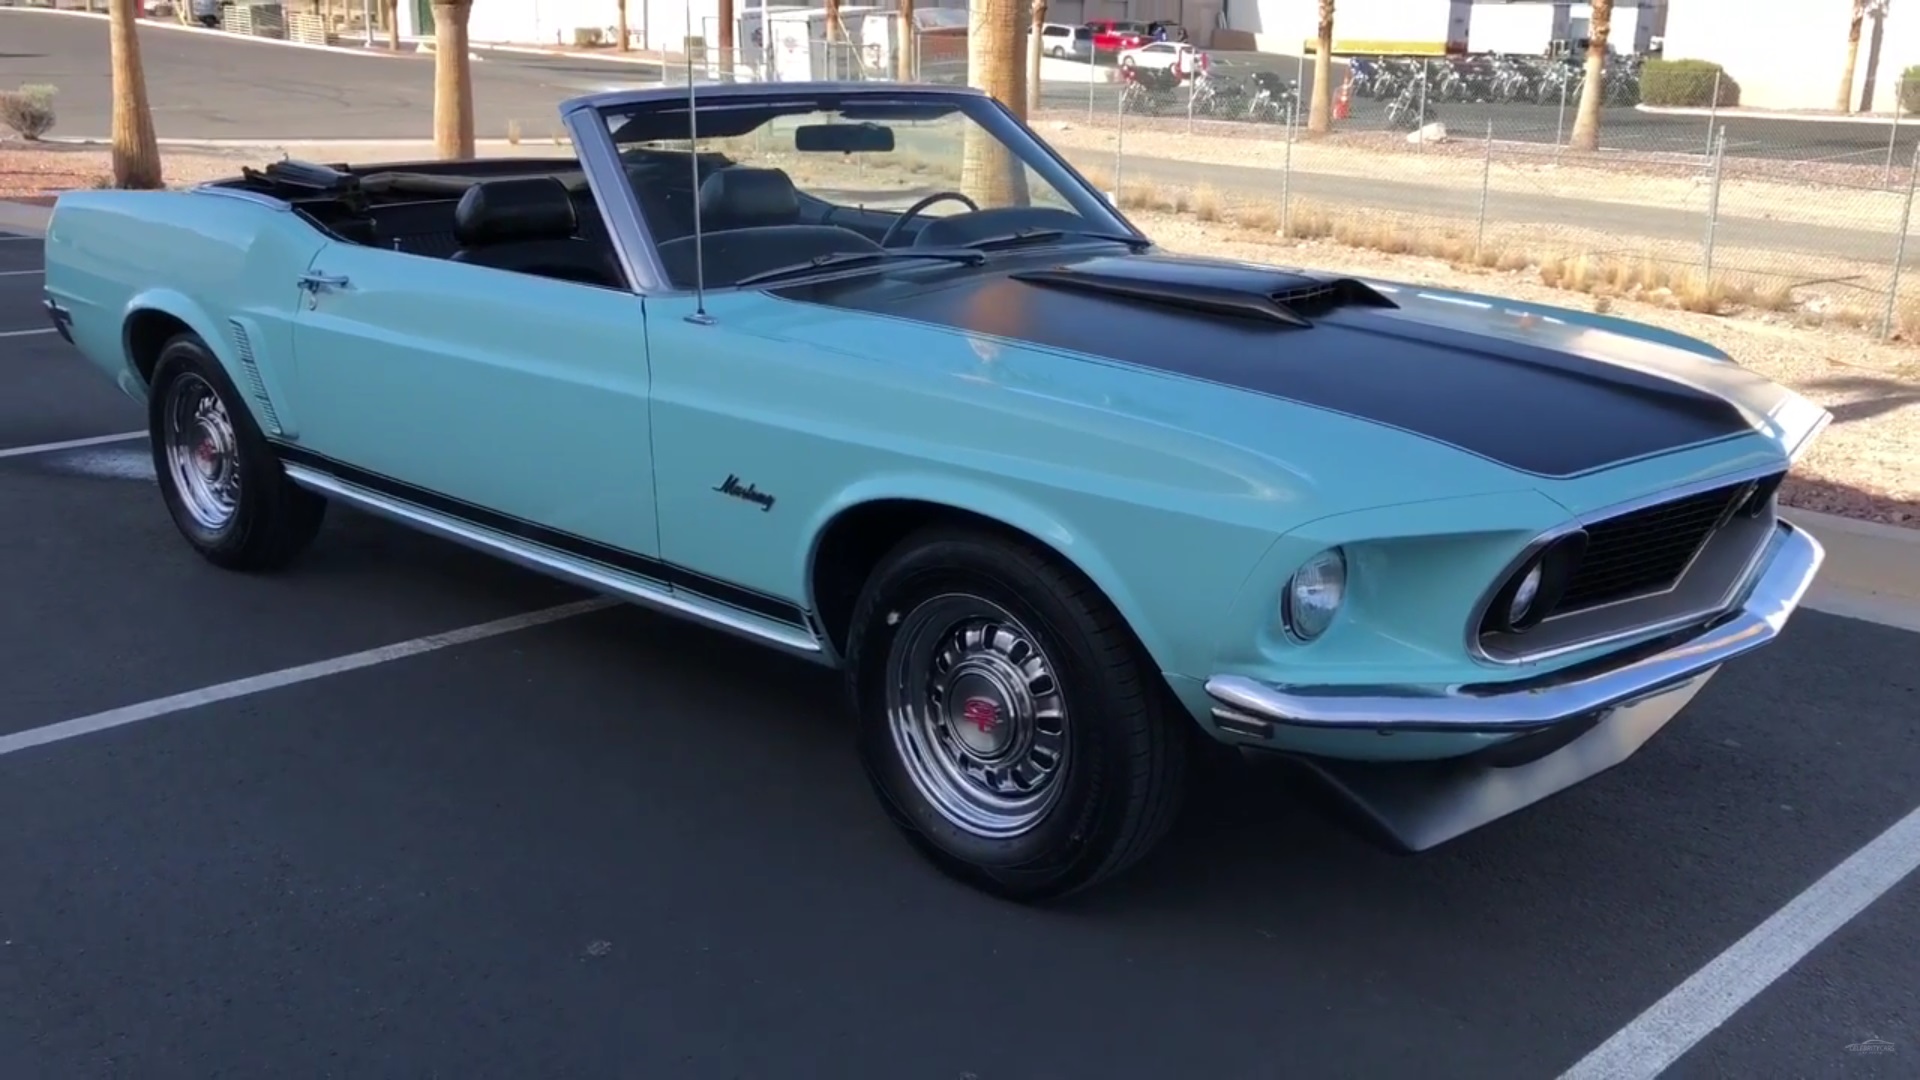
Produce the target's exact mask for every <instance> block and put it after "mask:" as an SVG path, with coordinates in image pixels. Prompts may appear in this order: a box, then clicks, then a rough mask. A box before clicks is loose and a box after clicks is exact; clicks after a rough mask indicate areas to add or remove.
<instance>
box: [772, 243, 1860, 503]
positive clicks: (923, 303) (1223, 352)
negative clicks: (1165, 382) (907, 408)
mask: <svg viewBox="0 0 1920 1080" xmlns="http://www.w3.org/2000/svg"><path fill="white" fill-rule="evenodd" d="M773 292H774V295H776V296H778V297H780V298H782V299H785V300H788V301H793V302H797V303H801V304H807V305H815V306H818V307H821V308H828V309H835V310H839V311H857V312H863V313H867V314H872V315H878V316H884V317H886V318H887V319H888V320H889V321H890V322H891V323H893V324H895V325H898V324H900V323H903V322H904V323H907V324H918V325H920V326H923V327H928V328H938V329H942V330H946V331H949V332H953V333H958V334H961V335H964V336H966V337H967V338H969V339H970V340H972V341H976V342H977V341H982V340H984V341H991V342H994V343H997V344H998V345H1001V346H1007V345H1027V346H1031V347H1033V348H1035V349H1040V350H1045V351H1046V352H1049V353H1055V354H1058V353H1066V354H1077V355H1080V356H1082V357H1085V358H1089V359H1096V360H1100V361H1106V362H1108V363H1110V364H1117V365H1120V366H1122V367H1131V368H1135V369H1140V370H1143V371H1149V372H1153V373H1156V374H1160V375H1171V376H1176V377H1180V378H1183V379H1186V380H1192V381H1194V382H1196V383H1201V384H1206V385H1207V386H1209V387H1210V388H1212V389H1213V390H1214V391H1216V392H1217V393H1221V394H1227V395H1230V396H1232V397H1234V398H1236V399H1238V398H1250V399H1257V400H1260V401H1265V402H1268V403H1269V404H1270V405H1272V406H1274V407H1275V408H1277V409H1279V410H1281V413H1284V412H1285V410H1286V409H1288V408H1289V407H1291V408H1293V409H1294V410H1295V412H1294V416H1295V417H1299V416H1300V415H1301V414H1300V413H1299V412H1298V410H1299V409H1300V408H1305V409H1307V410H1311V411H1313V412H1315V413H1318V414H1320V415H1321V417H1322V418H1323V419H1324V418H1325V415H1326V414H1332V415H1333V416H1335V417H1339V418H1343V419H1344V420H1345V421H1346V422H1347V423H1346V425H1345V428H1344V430H1346V431H1349V432H1351V431H1354V430H1355V429H1354V427H1353V424H1352V422H1353V421H1359V422H1362V424H1364V425H1365V426H1368V427H1371V428H1374V429H1385V431H1376V433H1377V434H1380V435H1384V434H1386V432H1392V433H1395V434H1397V435H1398V436H1400V438H1399V439H1398V440H1397V441H1396V440H1392V439H1388V440H1386V441H1384V442H1383V441H1382V440H1381V439H1378V438H1376V439H1374V440H1372V441H1371V442H1369V443H1367V446H1368V447H1370V448H1373V449H1379V448H1381V447H1383V446H1398V447H1405V446H1406V445H1407V442H1408V440H1409V439H1412V440H1423V441H1424V442H1425V443H1426V444H1427V446H1428V450H1429V452H1428V455H1427V456H1428V457H1429V458H1436V457H1446V456H1448V455H1449V453H1450V452H1451V454H1452V455H1455V456H1465V457H1466V458H1470V459H1478V462H1479V464H1480V465H1481V466H1492V467H1493V468H1492V469H1487V468H1484V467H1483V468H1473V467H1470V464H1471V463H1469V462H1461V463H1460V464H1461V469H1460V470H1458V473H1459V474H1460V475H1461V476H1462V478H1463V480H1464V479H1466V478H1469V477H1470V478H1471V482H1473V483H1475V484H1480V485H1482V486H1485V485H1486V484H1487V483H1488V482H1489V480H1490V479H1491V478H1494V477H1495V476H1496V475H1499V476H1501V477H1503V478H1504V481H1505V482H1506V484H1507V485H1509V486H1516V487H1519V486H1527V487H1533V488H1535V489H1537V490H1542V491H1544V492H1547V493H1549V494H1554V495H1555V497H1556V498H1558V497H1559V495H1558V494H1556V492H1558V491H1565V490H1568V489H1574V488H1578V487H1579V486H1580V483H1581V478H1583V477H1588V476H1591V475H1593V474H1597V473H1602V472H1605V471H1607V470H1613V469H1617V468H1619V467H1621V466H1625V465H1628V464H1631V463H1635V462H1645V461H1649V460H1650V459H1654V458H1659V457H1662V456H1664V455H1673V454H1677V453H1680V452H1682V451H1689V450H1698V449H1700V448H1703V447H1709V446H1713V445H1716V444H1731V445H1732V448H1731V449H1730V450H1729V451H1728V452H1727V453H1726V454H1725V455H1724V456H1725V458H1726V459H1727V460H1729V461H1733V460H1736V459H1737V460H1738V464H1740V465H1748V464H1751V463H1752V462H1753V460H1754V458H1755V454H1756V452H1759V453H1760V454H1761V455H1762V456H1766V457H1771V458H1773V459H1775V460H1777V461H1779V462H1780V463H1781V464H1782V465H1784V463H1785V461H1786V460H1787V458H1788V456H1789V455H1790V454H1791V452H1792V451H1793V449H1794V448H1796V447H1797V446H1798V445H1799V444H1800V443H1801V442H1803V441H1804V440H1805V439H1806V438H1807V437H1809V436H1810V435H1811V434H1812V433H1813V432H1814V431H1815V430H1817V429H1818V427H1819V426H1821V425H1822V424H1823V423H1824V422H1825V420H1826V418H1827V417H1826V413H1825V412H1824V411H1823V410H1821V409H1819V408H1818V407H1816V406H1813V405H1812V404H1810V403H1808V402H1807V401H1805V400H1804V399H1802V398H1800V397H1799V396H1798V395H1796V394H1794V393H1793V392H1791V391H1789V390H1787V389H1785V388H1783V387H1781V386H1778V385H1776V384H1774V383H1771V382H1769V381H1767V380H1765V379H1763V378H1760V377H1759V376H1757V375H1755V374H1753V373H1752V372H1750V371H1747V370H1746V369H1744V368H1741V367H1740V366H1739V365H1737V364H1734V363H1732V362H1730V361H1729V360H1727V359H1726V358H1725V357H1724V356H1720V355H1717V354H1714V353H1713V352H1712V350H1710V349H1708V348H1707V347H1705V346H1703V345H1701V344H1700V343H1698V342H1693V341H1691V340H1690V339H1686V338H1683V337H1680V336H1678V335H1670V334H1666V333H1664V332H1661V331H1658V330H1655V329H1653V328H1642V327H1640V326H1638V324H1633V323H1629V322H1626V321H1624V320H1612V319H1606V318H1605V317H1601V316H1588V315H1586V314H1585V313H1579V312H1572V311H1568V310H1565V309H1556V308H1548V307H1539V306H1528V305H1522V304H1516V303H1513V302H1510V301H1505V300H1501V299H1497V298H1493V297H1486V296H1477V295H1473V294H1462V293H1449V292H1445V291H1442V290H1429V289H1423V288H1420V287H1417V286H1407V285H1395V284H1391V283H1384V282H1374V283H1368V282H1362V281H1359V280H1356V279H1352V278H1342V277H1337V276H1333V275H1327V274H1319V273H1314V272H1310V271H1303V270H1296V269H1281V268H1275V267H1266V266H1259V265H1253V264H1247V263H1238V262H1228V261H1224V260H1212V259H1198V258H1183V257H1175V256H1170V255H1166V254H1161V253H1152V254H1130V255H1111V254H1064V255H1063V254H1062V253H1058V252H1055V253H1050V254H1047V255H1044V256H1041V255H1036V256H1033V257H1028V256H1024V255H1023V256H1019V257H1016V258H1009V259H1003V260H996V262H995V264H993V265H991V266H988V267H982V268H960V269H951V268H936V269H934V270H930V271H927V272H914V273H901V274H883V275H860V276H853V277H843V278H828V279H816V280H814V281H811V282H806V283H801V284H796V285H792V286H785V287H781V288H778V289H776V290H774V291H773ZM1215 400H1219V399H1218V398H1216V399H1215ZM1281 413H1276V412H1275V411H1274V409H1268V410H1266V411H1265V413H1264V415H1265V416H1266V417H1267V418H1268V419H1267V421H1266V422H1264V423H1262V424H1261V425H1259V426H1260V427H1262V428H1263V429H1264V430H1263V431H1262V432H1261V433H1260V434H1259V435H1258V436H1257V437H1256V436H1253V435H1251V434H1247V433H1245V432H1244V431H1243V433H1242V434H1241V435H1239V436H1237V437H1236V440H1237V441H1240V442H1242V443H1247V442H1263V443H1266V444H1268V445H1266V446H1252V447H1249V448H1250V449H1255V450H1268V451H1277V452H1279V453H1280V454H1281V456H1285V455H1286V454H1288V453H1292V452H1293V451H1292V450H1290V449H1285V448H1284V446H1285V443H1286V441H1287V438H1288V434H1287V433H1288V426H1287V424H1286V422H1284V421H1281V422H1274V420H1275V419H1277V418H1278V417H1279V416H1280V415H1281ZM1190 419H1191V422H1193V423H1195V424H1201V423H1205V424H1207V426H1208V434H1209V436H1211V437H1214V438H1218V437H1220V436H1222V434H1223V431H1222V430H1221V428H1220V427H1219V426H1218V425H1215V424H1212V423H1211V418H1210V417H1202V416H1199V415H1191V416H1190ZM1319 429H1320V430H1325V427H1324V425H1321V426H1320V428H1319ZM1339 449H1340V448H1334V449H1323V450H1321V451H1320V454H1321V455H1322V457H1323V458H1324V457H1325V456H1326V455H1327V454H1330V453H1331V454H1338V453H1339ZM1698 457H1699V455H1697V454H1694V455H1688V458H1689V461H1690V464H1689V466H1688V467H1689V468H1697V467H1698V465H1699V462H1698ZM1349 460H1350V459H1349ZM1709 468H1711V465H1709ZM1655 471H1656V473H1657V472H1658V470H1655ZM1654 483H1655V486H1660V478H1659V477H1657V476H1656V477H1655V478H1654ZM1563 501H1565V500H1563Z"/></svg>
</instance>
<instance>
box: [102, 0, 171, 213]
mask: <svg viewBox="0 0 1920 1080" xmlns="http://www.w3.org/2000/svg"><path fill="white" fill-rule="evenodd" d="M107 11H108V13H109V14H110V15H111V16H112V17H111V19H110V22H111V24H112V28H111V30H110V32H109V36H108V46H107V47H108V51H109V52H110V54H111V59H112V65H113V66H112V70H113V186H114V187H122V188H157V187H161V186H162V180H161V176H160V144H159V142H158V141H156V140H155V139H154V137H153V110H152V109H151V108H149V107H148V106H147V75H146V71H145V70H144V69H143V68H142V67H141V66H140V33H139V29H138V27H139V19H140V0H112V6H111V7H109V8H108V9H107Z"/></svg>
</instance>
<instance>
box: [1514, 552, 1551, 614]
mask: <svg viewBox="0 0 1920 1080" xmlns="http://www.w3.org/2000/svg"><path fill="white" fill-rule="evenodd" d="M1545 565H1546V564H1545V563H1538V562H1537V563H1534V564H1533V569H1531V570H1529V571H1527V576H1526V577H1523V578H1521V579H1520V584H1519V585H1518V586H1517V587H1516V588H1515V589H1514V590H1513V601H1512V602H1511V603H1509V604H1508V605H1507V625H1508V626H1519V625H1521V624H1523V623H1525V622H1526V619H1527V614H1528V613H1529V612H1531V611H1532V610H1533V602H1534V601H1535V600H1537V599H1539V598H1540V579H1541V577H1542V576H1543V574H1544V572H1545V571H1544V570H1543V569H1542V568H1543V567H1544V566H1545Z"/></svg>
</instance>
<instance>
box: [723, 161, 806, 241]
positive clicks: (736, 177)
mask: <svg viewBox="0 0 1920 1080" xmlns="http://www.w3.org/2000/svg"><path fill="white" fill-rule="evenodd" d="M799 213H800V193H799V192H797V191H795V190H794V187H793V181H792V180H791V179H790V178H789V177H788V176H787V174H786V173H784V172H781V171H780V170H779V169H754V168H749V167H747V166H745V165H734V166H730V167H728V168H725V169H720V170H718V171H716V172H713V173H709V174H708V175H707V178H706V180H705V181H703V182H702V183H701V184H700V216H701V217H703V218H708V217H711V218H714V219H716V220H719V221H725V222H726V223H727V226H728V227H729V228H739V227H751V226H754V225H784V224H787V223H789V222H791V221H793V219H794V218H795V217H797V216H799Z"/></svg>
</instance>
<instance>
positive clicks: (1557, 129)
mask: <svg viewBox="0 0 1920 1080" xmlns="http://www.w3.org/2000/svg"><path fill="white" fill-rule="evenodd" d="M1566 135H1567V80H1565V79H1561V80H1560V119H1559V120H1557V121H1555V122H1554V125H1553V152H1554V153H1555V154H1556V155H1557V154H1559V153H1560V148H1561V147H1562V146H1564V145H1566V141H1567V138H1566ZM1707 141H1708V142H1712V141H1713V138H1712V136H1711V135H1709V136H1708V138H1707Z"/></svg>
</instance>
